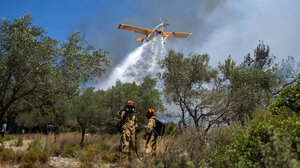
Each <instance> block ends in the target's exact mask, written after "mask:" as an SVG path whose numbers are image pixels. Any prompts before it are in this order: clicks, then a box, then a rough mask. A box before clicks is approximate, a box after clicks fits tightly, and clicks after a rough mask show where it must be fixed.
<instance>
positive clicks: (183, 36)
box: [162, 32, 192, 38]
mask: <svg viewBox="0 0 300 168" xmlns="http://www.w3.org/2000/svg"><path fill="white" fill-rule="evenodd" d="M172 33H173V32H163V33H162V36H163V37H166V36H169V35H170V34H172ZM191 35H192V33H177V32H174V36H173V38H189V37H190V36H191Z"/></svg>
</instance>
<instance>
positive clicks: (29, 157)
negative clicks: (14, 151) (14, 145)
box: [22, 151, 39, 163]
mask: <svg viewBox="0 0 300 168" xmlns="http://www.w3.org/2000/svg"><path fill="white" fill-rule="evenodd" d="M38 159H39V155H38V153H37V152H34V151H30V152H27V153H26V154H25V155H24V157H23V159H22V162H23V163H34V162H36V161H37V160H38Z"/></svg>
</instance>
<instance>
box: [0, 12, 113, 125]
mask: <svg viewBox="0 0 300 168" xmlns="http://www.w3.org/2000/svg"><path fill="white" fill-rule="evenodd" d="M31 21H32V17H31V15H30V14H26V15H24V16H23V17H21V18H19V19H15V20H14V21H13V22H12V21H10V20H8V19H2V20H1V23H0V41H1V44H0V48H1V52H0V55H1V57H0V76H1V78H0V84H1V86H3V87H2V88H1V90H0V120H2V118H3V116H4V115H9V114H6V113H9V112H10V111H14V112H18V111H21V112H22V110H23V109H25V110H30V109H31V107H43V106H46V107H47V108H50V109H51V106H52V105H53V104H54V103H55V102H56V100H58V99H59V97H60V96H69V97H71V96H73V95H74V93H76V91H77V90H78V88H79V85H81V84H85V83H86V82H88V81H89V80H92V79H94V78H97V77H101V75H102V74H103V73H104V72H105V68H106V67H107V66H108V65H109V63H110V60H109V59H108V58H107V57H106V56H107V54H108V53H107V52H105V51H102V50H95V48H94V47H93V46H92V45H91V44H89V43H88V42H86V40H85V36H84V35H81V33H80V32H75V33H73V34H72V35H71V36H70V37H68V38H67V41H66V42H64V43H63V42H59V41H58V40H55V39H52V38H51V37H47V36H46V31H45V30H43V29H42V28H41V27H38V26H32V22H31ZM25 101H26V103H24V102H25ZM54 121H55V120H54Z"/></svg>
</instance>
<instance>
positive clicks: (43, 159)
mask: <svg viewBox="0 0 300 168" xmlns="http://www.w3.org/2000/svg"><path fill="white" fill-rule="evenodd" d="M38 157H39V161H40V162H41V163H42V164H45V163H46V162H47V161H48V160H49V157H50V156H49V154H48V153H46V152H40V153H39V154H38Z"/></svg>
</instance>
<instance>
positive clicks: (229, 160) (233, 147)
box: [201, 82, 300, 167]
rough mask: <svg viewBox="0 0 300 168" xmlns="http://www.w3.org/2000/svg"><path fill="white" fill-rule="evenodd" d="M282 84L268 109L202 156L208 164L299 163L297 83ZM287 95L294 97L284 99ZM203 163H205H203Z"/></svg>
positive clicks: (283, 165) (223, 165)
mask: <svg viewBox="0 0 300 168" xmlns="http://www.w3.org/2000/svg"><path fill="white" fill-rule="evenodd" d="M298 86H299V82H298V83H297V84H295V85H294V86H290V87H287V88H284V89H283V91H282V94H281V95H280V96H279V97H278V98H277V99H275V100H274V101H273V102H272V103H271V105H270V110H268V111H264V112H262V114H260V115H258V116H256V117H255V118H254V120H252V121H251V122H250V127H249V128H247V129H245V131H243V132H235V134H234V136H233V139H232V141H231V142H230V143H229V144H227V145H226V144H221V145H217V146H216V147H215V148H212V149H211V151H209V152H208V153H207V155H208V157H205V158H206V159H204V160H202V161H201V163H205V164H203V165H206V166H208V167H299V166H300V160H299V158H300V138H299V137H300V122H299V121H300V115H299V113H298V112H297V111H292V109H295V107H297V103H295V102H297V93H296V94H295V93H294V92H297V87H298ZM286 95H289V96H291V97H293V100H294V103H289V102H291V101H290V99H284V98H283V97H285V96H286ZM204 167H205V166H204Z"/></svg>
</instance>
